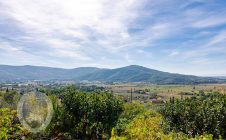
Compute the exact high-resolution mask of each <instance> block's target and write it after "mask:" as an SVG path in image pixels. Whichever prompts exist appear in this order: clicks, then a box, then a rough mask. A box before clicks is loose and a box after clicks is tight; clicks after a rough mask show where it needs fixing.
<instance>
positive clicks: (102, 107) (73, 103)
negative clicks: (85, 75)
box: [62, 87, 123, 139]
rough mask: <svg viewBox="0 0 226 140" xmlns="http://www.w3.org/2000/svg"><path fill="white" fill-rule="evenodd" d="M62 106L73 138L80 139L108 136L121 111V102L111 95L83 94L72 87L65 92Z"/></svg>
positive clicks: (100, 93)
mask: <svg viewBox="0 0 226 140" xmlns="http://www.w3.org/2000/svg"><path fill="white" fill-rule="evenodd" d="M62 104H63V107H64V109H65V111H67V112H68V114H69V116H70V118H69V120H71V123H70V125H73V126H71V127H70V129H71V130H73V131H74V133H73V134H74V136H73V137H75V138H82V139H86V138H88V139H91V138H92V139H97V138H102V137H108V136H110V133H111V129H112V127H113V126H115V124H116V121H117V119H118V117H119V115H120V114H121V112H122V109H123V108H122V101H121V100H120V99H118V98H116V97H115V96H114V95H113V94H110V93H102V92H99V93H97V92H93V93H84V92H81V91H77V90H76V89H74V88H73V87H69V88H68V89H67V90H66V91H65V93H64V95H63V97H62ZM65 127H66V126H65Z"/></svg>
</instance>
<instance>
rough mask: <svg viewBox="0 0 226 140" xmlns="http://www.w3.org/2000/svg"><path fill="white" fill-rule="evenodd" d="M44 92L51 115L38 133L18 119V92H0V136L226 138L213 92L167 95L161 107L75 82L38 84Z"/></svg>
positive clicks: (225, 111) (224, 99)
mask: <svg viewBox="0 0 226 140" xmlns="http://www.w3.org/2000/svg"><path fill="white" fill-rule="evenodd" d="M43 92H46V93H47V94H48V96H49V97H50V98H51V100H52V104H53V109H54V115H53V118H52V121H51V123H50V124H49V126H48V127H47V129H46V130H45V131H44V132H42V133H38V134H32V133H29V132H28V131H27V130H25V129H24V128H23V126H22V125H21V124H20V123H19V121H18V118H17V116H16V111H15V105H16V103H17V101H18V99H19V96H20V95H19V94H18V93H17V92H15V91H11V90H10V91H7V92H0V100H1V102H0V105H1V108H0V139H3V140H6V139H21V138H22V137H23V138H24V139H40V138H41V139H93V140H95V139H111V140H117V139H119V140H130V139H137V140H145V139H147V140H149V139H153V140H155V139H161V140H168V139H172V140H187V139H193V140H211V139H213V138H219V136H221V137H223V138H225V137H226V129H225V128H226V119H225V116H226V95H222V94H218V93H208V94H207V93H200V94H198V95H195V96H193V97H191V98H186V99H183V100H178V99H177V100H176V99H175V100H174V99H171V100H170V101H169V102H167V103H165V104H164V105H163V106H162V107H156V106H154V105H153V104H149V103H143V104H142V103H140V102H136V101H133V102H132V103H128V102H127V103H123V99H120V97H117V96H114V95H113V94H112V93H108V92H103V91H101V90H94V91H93V92H84V91H80V90H77V89H76V88H75V87H74V86H69V87H66V88H59V89H57V88H56V89H54V90H46V89H43ZM31 102H32V100H31ZM156 108H157V109H159V108H160V111H159V112H157V111H156ZM153 109H155V110H153Z"/></svg>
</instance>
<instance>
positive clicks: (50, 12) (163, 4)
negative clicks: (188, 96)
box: [0, 0, 226, 76]
mask: <svg viewBox="0 0 226 140" xmlns="http://www.w3.org/2000/svg"><path fill="white" fill-rule="evenodd" d="M225 7H226V1H225V0H0V64H7V65H39V66H51V67H62V68H75V67H84V66H95V67H104V68H116V67H121V66H126V65H131V64H136V65H142V66H146V67H149V68H153V69H158V70H163V71H167V72H174V73H182V74H195V75H203V76H206V75H209V76H215V75H226V8H225Z"/></svg>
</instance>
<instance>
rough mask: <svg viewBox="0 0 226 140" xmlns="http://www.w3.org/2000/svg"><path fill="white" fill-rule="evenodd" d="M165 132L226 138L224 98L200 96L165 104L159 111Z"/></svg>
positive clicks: (211, 94) (209, 95) (225, 105)
mask: <svg viewBox="0 0 226 140" xmlns="http://www.w3.org/2000/svg"><path fill="white" fill-rule="evenodd" d="M160 113H161V114H162V115H163V118H164V122H165V123H164V124H163V125H164V129H165V131H166V132H170V131H172V130H174V131H175V132H183V133H185V134H188V135H189V136H193V137H194V136H195V135H201V134H203V133H205V132H206V133H208V134H213V137H214V138H218V137H219V135H221V136H222V137H223V138H226V129H225V128H226V118H225V116H226V96H225V95H221V94H218V93H209V94H200V95H197V96H195V97H192V98H189V99H188V98H187V99H185V100H176V101H171V102H167V103H166V104H165V105H164V107H163V108H162V109H161V110H160Z"/></svg>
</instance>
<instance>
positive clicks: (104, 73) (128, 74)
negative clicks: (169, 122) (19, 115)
mask: <svg viewBox="0 0 226 140" xmlns="http://www.w3.org/2000/svg"><path fill="white" fill-rule="evenodd" d="M225 79H226V78H223V79H222V78H216V77H198V76H193V75H182V74H174V73H168V72H162V71H158V70H154V69H149V68H146V67H142V66H138V65H130V66H126V67H122V68H116V69H104V68H96V67H80V68H74V69H63V68H52V67H41V66H29V65H26V66H9V65H0V82H13V81H14V82H15V81H27V80H41V81H48V80H74V81H84V80H86V81H100V82H148V83H153V84H201V83H223V82H226V80H225Z"/></svg>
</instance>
